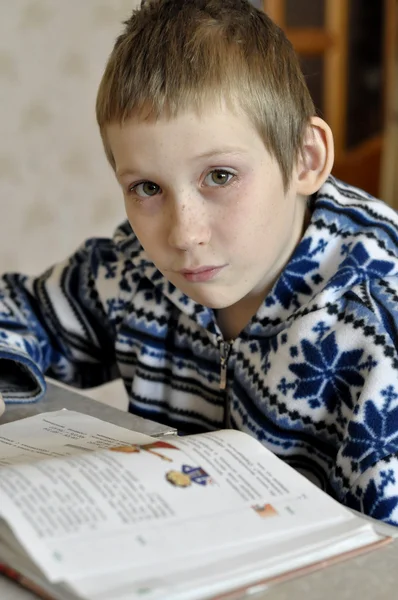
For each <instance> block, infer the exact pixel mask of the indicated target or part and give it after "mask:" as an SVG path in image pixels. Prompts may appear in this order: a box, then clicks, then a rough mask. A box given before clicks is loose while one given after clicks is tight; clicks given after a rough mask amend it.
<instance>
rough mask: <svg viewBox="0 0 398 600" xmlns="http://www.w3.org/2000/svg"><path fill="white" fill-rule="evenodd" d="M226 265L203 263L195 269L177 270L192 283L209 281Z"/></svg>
mask: <svg viewBox="0 0 398 600" xmlns="http://www.w3.org/2000/svg"><path fill="white" fill-rule="evenodd" d="M225 266H226V265H221V266H220V267H217V266H214V265H212V266H209V265H205V266H202V267H197V268H196V269H181V271H179V273H180V275H182V276H183V277H184V278H185V279H186V280H187V281H190V282H192V283H199V282H203V281H210V280H211V279H214V278H215V277H216V276H217V275H218V273H219V272H220V271H221V270H222V269H224V267H225Z"/></svg>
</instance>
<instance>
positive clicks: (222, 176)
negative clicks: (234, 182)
mask: <svg viewBox="0 0 398 600" xmlns="http://www.w3.org/2000/svg"><path fill="white" fill-rule="evenodd" d="M234 177H235V175H234V173H230V172H229V171H225V169H215V170H214V171H211V172H210V173H209V174H208V175H207V176H206V178H205V182H206V184H207V185H210V186H212V187H216V186H221V185H225V184H226V183H229V182H230V181H231V179H233V178H234Z"/></svg>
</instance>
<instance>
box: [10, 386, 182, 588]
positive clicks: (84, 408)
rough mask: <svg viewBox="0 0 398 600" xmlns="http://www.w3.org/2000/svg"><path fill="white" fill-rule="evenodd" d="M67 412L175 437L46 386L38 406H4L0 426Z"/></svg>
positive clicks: (146, 422)
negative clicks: (46, 414) (57, 411)
mask: <svg viewBox="0 0 398 600" xmlns="http://www.w3.org/2000/svg"><path fill="white" fill-rule="evenodd" d="M63 408H68V409H69V410H76V411H78V412H82V413H85V414H86V415H91V416H93V417H97V418H98V419H102V420H103V421H108V422H109V423H113V424H114V425H119V427H125V428H126V429H131V430H132V431H139V432H141V433H146V434H148V435H153V436H159V435H164V434H167V433H175V429H172V428H170V427H167V426H166V425H160V424H159V423H155V422H154V421H150V420H149V419H143V418H142V417H138V416H136V415H132V414H131V413H127V412H124V411H121V410H117V409H116V408H113V407H111V406H108V405H107V404H103V403H102V402H97V401H96V400H92V399H91V398H87V396H84V392H83V393H80V392H75V391H72V390H70V389H69V388H66V387H61V386H58V385H56V384H54V383H50V382H47V392H46V395H45V397H44V398H43V399H42V400H40V402H33V403H29V404H7V408H6V411H5V413H4V414H3V415H2V416H0V425H2V424H3V423H8V422H10V421H17V420H18V419H24V418H25V417H32V416H33V415H37V414H40V413H44V412H47V411H51V410H61V409H63ZM0 599H1V600H3V599H2V597H1V596H0Z"/></svg>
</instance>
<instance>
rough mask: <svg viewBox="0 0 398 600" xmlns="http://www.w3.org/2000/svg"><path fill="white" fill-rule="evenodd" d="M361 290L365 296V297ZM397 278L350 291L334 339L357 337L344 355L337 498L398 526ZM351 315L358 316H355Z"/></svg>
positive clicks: (335, 480) (336, 476)
mask: <svg viewBox="0 0 398 600" xmlns="http://www.w3.org/2000/svg"><path fill="white" fill-rule="evenodd" d="M361 291H362V297H361ZM397 295H398V277H397V276H393V277H391V278H386V279H384V280H383V281H376V282H372V283H369V284H368V285H367V286H364V287H363V288H362V290H359V291H358V293H357V290H356V289H355V288H353V289H352V293H351V299H350V300H349V301H348V302H347V304H346V309H345V315H344V316H342V317H341V318H340V319H339V321H338V325H337V326H336V335H339V333H340V334H343V335H344V334H345V336H346V337H348V338H350V339H351V346H352V347H354V342H353V340H354V339H355V337H356V335H357V336H358V342H356V343H355V346H356V348H354V352H347V353H345V355H344V356H343V355H342V356H341V359H340V361H339V367H340V370H341V377H344V379H345V383H346V384H348V386H347V390H350V392H349V395H348V394H346V395H345V402H344V404H345V405H344V404H343V405H342V408H341V415H340V417H341V421H340V422H341V423H343V422H345V426H344V429H343V435H342V439H341V441H340V444H339V451H338V453H337V460H336V468H335V472H334V488H335V490H336V491H337V495H338V497H339V499H340V500H341V501H342V502H344V503H345V504H347V505H348V506H350V507H351V508H354V509H356V510H358V511H360V512H363V513H365V514H367V515H369V516H371V517H373V518H375V519H379V520H383V521H385V522H387V523H390V524H392V525H396V526H398V312H397V309H396V306H395V301H394V298H395V297H396V296H397ZM353 315H356V316H355V317H354V318H353Z"/></svg>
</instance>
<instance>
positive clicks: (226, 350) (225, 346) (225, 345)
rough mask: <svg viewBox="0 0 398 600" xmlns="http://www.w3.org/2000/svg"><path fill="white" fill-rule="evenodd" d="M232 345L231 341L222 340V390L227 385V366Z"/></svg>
mask: <svg viewBox="0 0 398 600" xmlns="http://www.w3.org/2000/svg"><path fill="white" fill-rule="evenodd" d="M231 346H232V344H231V343H230V342H224V341H223V342H220V361H221V364H220V390H225V389H226V387H227V367H228V358H229V354H230V352H231Z"/></svg>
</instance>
